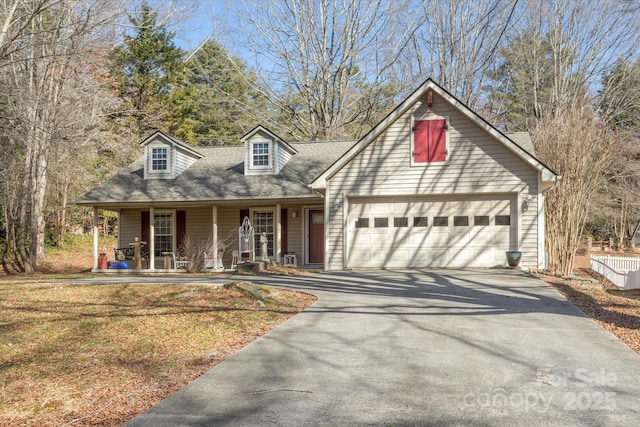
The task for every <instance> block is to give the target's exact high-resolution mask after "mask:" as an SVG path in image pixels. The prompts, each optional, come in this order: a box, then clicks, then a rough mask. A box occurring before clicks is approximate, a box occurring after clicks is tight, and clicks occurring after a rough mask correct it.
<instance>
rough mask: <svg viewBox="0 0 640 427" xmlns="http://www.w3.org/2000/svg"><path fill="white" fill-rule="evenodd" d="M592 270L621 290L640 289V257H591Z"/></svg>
mask: <svg viewBox="0 0 640 427" xmlns="http://www.w3.org/2000/svg"><path fill="white" fill-rule="evenodd" d="M590 264H591V269H592V270H593V271H595V272H597V273H599V274H601V275H602V276H604V277H605V278H606V279H607V280H609V281H610V282H611V283H613V284H614V285H616V286H617V287H619V288H621V289H638V288H640V257H621V256H611V255H604V256H596V255H591V262H590Z"/></svg>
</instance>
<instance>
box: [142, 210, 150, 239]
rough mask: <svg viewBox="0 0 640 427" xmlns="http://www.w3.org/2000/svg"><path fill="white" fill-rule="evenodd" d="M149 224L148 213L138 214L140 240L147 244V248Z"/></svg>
mask: <svg viewBox="0 0 640 427" xmlns="http://www.w3.org/2000/svg"><path fill="white" fill-rule="evenodd" d="M150 227H151V223H150V221H149V211H147V212H140V240H142V241H143V242H147V246H149V245H150V244H151V242H149V228H150Z"/></svg>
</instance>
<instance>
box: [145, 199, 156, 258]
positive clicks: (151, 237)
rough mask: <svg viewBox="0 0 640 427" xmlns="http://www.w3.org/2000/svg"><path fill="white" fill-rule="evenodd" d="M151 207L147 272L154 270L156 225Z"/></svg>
mask: <svg viewBox="0 0 640 427" xmlns="http://www.w3.org/2000/svg"><path fill="white" fill-rule="evenodd" d="M154 217H155V211H154V209H153V206H151V207H150V208H149V242H147V244H148V245H149V270H155V269H156V242H155V240H156V224H155V218H154Z"/></svg>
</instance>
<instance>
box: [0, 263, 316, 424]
mask: <svg viewBox="0 0 640 427" xmlns="http://www.w3.org/2000/svg"><path fill="white" fill-rule="evenodd" d="M47 279H49V280H53V279H54V277H40V278H38V277H37V276H35V277H29V278H27V277H24V276H22V277H18V278H15V277H14V278H11V277H4V278H0V378H2V383H1V384H0V425H2V426H24V425H34V426H60V425H74V426H77V425H92V426H95V425H121V424H122V423H124V422H125V421H127V420H129V419H131V418H132V417H133V416H135V415H136V414H139V413H141V412H143V411H144V410H146V409H148V408H150V407H151V406H152V405H153V404H155V403H157V402H158V401H160V400H161V399H163V398H164V397H166V396H168V395H169V394H171V393H172V392H174V391H175V390H177V389H179V388H180V387H182V386H183V385H185V384H187V383H188V382H190V381H192V380H193V379H195V378H196V377H198V376H199V375H201V374H202V373H204V372H206V371H207V370H209V369H211V368H212V367H213V366H215V365H216V364H218V363H219V362H221V361H222V360H224V359H225V358H226V357H227V356H228V355H229V354H231V353H233V352H234V351H236V350H237V349H239V348H241V347H243V346H245V345H246V344H248V343H249V342H251V341H253V340H254V339H256V338H257V337H258V336H260V335H262V334H264V333H265V332H267V331H269V330H271V329H273V328H274V327H275V326H276V325H278V324H280V323H281V322H283V321H284V320H286V319H287V318H289V317H291V316H292V315H294V314H295V313H297V312H299V311H300V310H302V309H303V308H305V307H306V306H308V305H309V304H310V303H312V302H313V297H311V296H309V295H306V294H301V293H295V292H287V291H278V293H277V295H274V296H273V297H272V298H270V299H268V300H267V301H265V302H266V306H262V305H261V304H259V303H258V302H257V300H256V299H255V298H254V297H251V296H249V295H247V294H245V293H242V292H239V291H237V290H227V289H221V288H214V287H207V286H187V285H171V286H168V285H158V286H155V285H57V286H55V285H49V284H45V283H44V282H46V281H47Z"/></svg>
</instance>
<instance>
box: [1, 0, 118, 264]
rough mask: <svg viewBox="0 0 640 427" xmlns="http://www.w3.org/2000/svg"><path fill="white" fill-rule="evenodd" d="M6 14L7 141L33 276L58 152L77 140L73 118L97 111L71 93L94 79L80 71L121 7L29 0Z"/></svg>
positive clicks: (21, 247)
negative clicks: (16, 163) (14, 163)
mask: <svg viewBox="0 0 640 427" xmlns="http://www.w3.org/2000/svg"><path fill="white" fill-rule="evenodd" d="M0 7H8V9H6V10H2V13H3V15H2V16H10V15H12V14H13V16H14V19H12V20H8V21H5V31H4V33H3V37H4V41H5V46H4V47H2V48H1V49H0V50H1V51H2V52H4V53H5V55H4V57H3V58H1V62H0V69H1V70H2V91H1V92H0V96H1V97H2V99H1V103H2V107H3V110H4V112H5V114H4V117H3V118H2V126H3V128H2V132H3V138H6V139H9V140H11V141H13V149H14V151H13V153H11V154H13V155H14V156H16V157H17V158H19V159H21V161H22V167H21V168H19V169H18V168H17V169H16V170H15V175H14V176H13V177H12V179H15V180H17V182H18V183H20V187H19V188H15V189H16V192H15V193H14V194H15V197H16V198H17V199H16V201H15V205H16V208H15V213H16V215H17V216H16V217H15V218H13V220H14V221H15V222H16V223H17V226H16V236H15V239H16V242H15V248H16V250H17V252H18V253H19V258H20V261H21V267H22V268H23V269H24V271H26V272H33V271H35V269H36V267H37V263H38V260H41V259H43V258H44V232H45V229H44V227H45V217H44V207H45V196H46V194H47V186H48V182H49V181H48V180H49V174H50V170H49V168H50V166H51V165H50V159H51V158H52V157H51V153H52V152H54V151H55V149H56V147H58V145H60V144H73V143H74V141H75V140H76V139H75V138H73V139H70V138H69V137H70V136H72V135H73V136H75V137H77V136H78V135H77V134H74V133H73V132H70V129H75V128H76V127H77V126H78V125H79V124H78V123H75V122H74V121H73V119H72V115H71V114H70V113H71V111H74V109H75V111H84V112H87V111H88V112H91V109H90V108H87V106H86V105H83V104H82V102H81V101H80V100H78V99H77V98H76V96H77V94H78V92H77V91H75V90H71V89H72V88H73V87H74V85H75V86H76V87H80V86H82V85H84V84H85V80H84V79H86V78H87V77H88V76H87V75H86V74H82V73H78V70H79V67H81V66H82V64H86V63H87V62H86V61H89V60H90V59H91V58H90V56H89V55H87V54H88V52H89V51H90V49H91V41H93V37H94V36H95V35H96V34H97V33H98V32H99V30H100V29H101V25H103V24H106V23H108V22H110V18H111V17H112V13H113V11H114V10H119V6H118V5H117V3H115V1H114V2H111V1H100V0H94V1H90V2H88V1H82V0H50V1H46V2H45V1H37V0H31V1H29V0H23V1H19V2H13V3H4V4H2V5H0ZM87 123H90V121H83V123H82V124H81V125H80V126H87ZM85 136H86V135H85ZM6 220H7V221H8V220H10V219H6Z"/></svg>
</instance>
